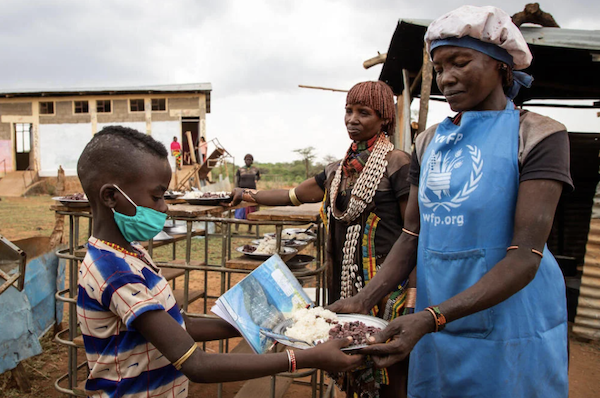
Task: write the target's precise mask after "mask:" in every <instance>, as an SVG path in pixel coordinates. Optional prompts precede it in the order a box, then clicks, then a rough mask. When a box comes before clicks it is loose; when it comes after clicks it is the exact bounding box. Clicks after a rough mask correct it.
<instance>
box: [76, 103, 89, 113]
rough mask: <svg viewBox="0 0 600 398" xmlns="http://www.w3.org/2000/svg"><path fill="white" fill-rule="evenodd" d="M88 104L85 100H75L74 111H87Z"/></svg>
mask: <svg viewBox="0 0 600 398" xmlns="http://www.w3.org/2000/svg"><path fill="white" fill-rule="evenodd" d="M89 112H90V104H89V102H87V101H75V113H89Z"/></svg>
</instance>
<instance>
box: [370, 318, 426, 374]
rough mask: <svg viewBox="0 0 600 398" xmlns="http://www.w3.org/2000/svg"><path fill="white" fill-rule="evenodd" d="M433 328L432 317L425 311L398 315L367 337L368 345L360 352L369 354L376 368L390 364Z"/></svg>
mask: <svg viewBox="0 0 600 398" xmlns="http://www.w3.org/2000/svg"><path fill="white" fill-rule="evenodd" d="M434 328H435V322H434V319H433V317H432V316H431V314H430V313H429V312H427V311H421V312H418V313H416V314H410V315H404V316H401V317H398V318H396V319H394V320H393V321H392V322H390V324H389V325H388V326H387V327H386V328H385V329H384V330H382V331H381V332H379V333H377V334H375V335H374V336H371V337H369V339H368V343H369V344H370V346H369V347H367V348H363V349H362V350H360V353H361V354H369V355H371V358H372V359H373V362H374V363H375V366H376V367H378V368H385V367H388V366H391V365H393V364H394V363H396V362H399V361H401V360H403V359H404V358H406V357H407V356H408V354H410V352H411V351H412V349H413V347H414V346H415V344H417V342H418V341H419V340H420V339H421V337H423V336H425V335H426V334H427V333H430V332H433V331H434ZM388 340H389V342H387V341H388ZM386 342H387V343H386Z"/></svg>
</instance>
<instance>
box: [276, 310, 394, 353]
mask: <svg viewBox="0 0 600 398" xmlns="http://www.w3.org/2000/svg"><path fill="white" fill-rule="evenodd" d="M337 317H338V320H339V321H341V322H343V323H347V322H354V321H361V322H362V323H364V324H365V325H367V326H374V327H377V328H380V329H385V328H386V326H387V325H388V322H387V321H384V320H383V319H381V318H377V317H375V316H370V315H363V314H337ZM293 324H294V320H293V319H291V318H289V319H286V320H285V321H283V322H281V323H279V324H277V325H275V327H274V328H273V333H277V334H281V335H285V331H286V330H287V328H289V327H291V326H292V325H293ZM333 326H335V325H332V327H333ZM276 340H277V341H278V342H279V343H281V344H283V345H287V346H290V347H294V348H300V349H302V350H305V349H307V348H310V346H308V345H306V344H303V343H295V342H294V343H292V342H291V341H288V340H285V339H276ZM365 347H367V344H357V345H351V346H349V347H345V348H342V351H355V350H359V349H361V348H365Z"/></svg>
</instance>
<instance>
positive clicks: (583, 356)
mask: <svg viewBox="0 0 600 398" xmlns="http://www.w3.org/2000/svg"><path fill="white" fill-rule="evenodd" d="M51 203H52V202H51V201H50V200H49V198H47V197H36V198H14V199H13V198H0V234H3V235H5V236H7V237H8V238H9V239H13V240H15V239H18V238H24V237H29V236H48V235H49V234H50V231H51V230H52V226H53V223H54V215H53V214H52V213H51V212H50V211H49V210H48V207H49V205H50V204H51ZM242 241H243V240H241V239H240V240H236V242H242ZM202 242H203V241H201V240H198V241H197V242H195V245H194V251H193V252H194V253H199V247H200V246H201V245H203V244H202ZM211 244H212V243H211ZM234 244H236V243H234ZM178 250H179V253H183V252H182V251H181V249H178ZM215 251H216V252H219V251H220V250H215ZM168 255H170V250H169V249H168V248H165V250H163V251H160V250H157V252H155V257H166V256H168ZM211 258H214V257H212V255H211ZM241 277H242V275H239V274H237V275H236V274H234V276H233V277H232V283H236V282H237V281H239V279H241ZM220 278H221V276H220V274H219V273H215V272H210V273H208V286H209V295H218V294H219V293H220V286H221V279H220ZM176 284H177V285H178V286H182V284H183V279H182V278H178V280H177V281H176ZM190 288H191V289H202V290H203V289H204V273H203V272H201V271H193V272H192V274H191V280H190ZM212 304H213V300H208V302H207V308H209V309H210V306H211V305H212ZM65 310H66V308H65ZM189 311H190V312H195V313H202V312H203V311H204V302H203V300H199V301H197V302H195V303H192V304H191V305H190V308H189ZM65 319H66V317H65ZM238 341H239V339H232V340H231V341H230V349H231V348H232V347H234V346H235V345H236V344H237V342H238ZM42 347H43V349H44V351H43V353H42V354H40V355H38V356H36V357H33V358H29V359H27V360H25V361H22V362H21V363H22V364H23V366H24V369H25V371H26V372H27V374H28V377H29V380H30V382H31V386H32V391H31V392H30V393H23V392H21V391H19V390H18V389H17V388H16V383H15V381H14V379H13V378H12V377H11V372H5V373H4V374H2V375H0V398H12V397H24V398H39V397H48V398H57V397H62V396H63V394H60V393H59V392H58V391H57V390H55V389H54V382H55V380H56V379H57V378H58V377H60V376H62V375H63V374H65V373H66V371H67V349H66V348H65V347H63V346H59V345H58V344H56V343H54V342H53V341H52V336H51V334H49V335H48V336H46V337H44V338H43V339H42ZM218 350H219V348H218V343H217V342H211V343H208V344H207V346H206V351H207V352H218ZM570 350H571V351H570V370H569V382H570V388H569V391H570V394H569V396H570V397H571V398H589V397H598V396H600V342H590V341H580V340H578V339H577V338H576V337H575V336H571V338H570ZM78 357H79V358H78V359H79V360H78V362H80V363H81V362H82V361H84V360H85V358H84V352H83V350H78ZM84 377H85V375H84V374H81V375H80V379H83V378H84ZM242 386H243V382H235V383H225V384H223V397H224V398H232V397H234V396H235V394H236V393H237V392H238V391H239V390H240V388H241V387H242ZM189 396H190V397H216V396H217V385H216V384H204V385H202V384H192V385H191V386H190V395H189ZM310 396H311V391H310V388H309V387H308V386H306V385H296V384H294V385H292V386H291V387H290V389H289V390H288V391H287V393H286V395H285V396H284V397H286V398H292V397H299V398H303V397H306V398H308V397H310ZM336 397H338V398H343V397H345V394H343V393H341V392H339V391H338V392H337V394H336Z"/></svg>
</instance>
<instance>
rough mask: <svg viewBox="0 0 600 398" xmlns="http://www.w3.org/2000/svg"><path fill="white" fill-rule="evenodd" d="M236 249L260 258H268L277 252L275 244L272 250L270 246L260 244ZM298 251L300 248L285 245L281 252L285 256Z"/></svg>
mask: <svg viewBox="0 0 600 398" xmlns="http://www.w3.org/2000/svg"><path fill="white" fill-rule="evenodd" d="M235 250H237V251H238V252H239V253H242V254H245V255H246V256H248V257H252V258H256V259H259V260H266V259H268V258H269V257H271V256H272V255H273V254H275V253H277V250H276V249H275V246H273V249H272V250H271V249H268V248H264V247H261V246H260V245H244V246H240V247H238V248H236V249H235ZM297 252H298V250H296V249H294V248H293V247H287V246H283V247H282V248H281V252H280V253H279V254H280V255H282V256H284V255H288V254H294V253H297Z"/></svg>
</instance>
